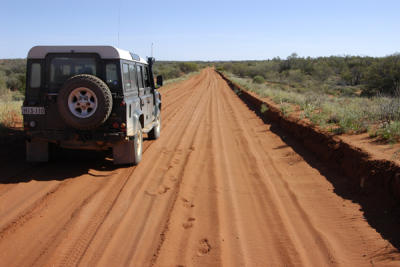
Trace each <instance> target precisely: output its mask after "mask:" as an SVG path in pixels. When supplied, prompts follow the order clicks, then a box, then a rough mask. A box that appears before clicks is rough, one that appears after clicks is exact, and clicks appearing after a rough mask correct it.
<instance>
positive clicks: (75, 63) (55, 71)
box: [50, 57, 97, 85]
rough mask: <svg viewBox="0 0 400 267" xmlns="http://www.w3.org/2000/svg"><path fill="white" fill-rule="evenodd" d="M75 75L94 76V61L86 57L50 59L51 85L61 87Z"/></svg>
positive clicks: (95, 72) (95, 70) (95, 71)
mask: <svg viewBox="0 0 400 267" xmlns="http://www.w3.org/2000/svg"><path fill="white" fill-rule="evenodd" d="M77 74H91V75H96V74H97V69H96V59H94V58H86V57H82V58H70V57H54V58H52V59H51V62H50V83H51V84H52V85H61V84H63V83H64V82H65V81H66V80H67V79H68V78H70V77H71V76H74V75H77Z"/></svg>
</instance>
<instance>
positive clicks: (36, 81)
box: [29, 63, 42, 88]
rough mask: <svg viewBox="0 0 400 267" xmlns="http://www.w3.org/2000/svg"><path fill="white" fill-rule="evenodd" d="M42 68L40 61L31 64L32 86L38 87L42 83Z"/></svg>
mask: <svg viewBox="0 0 400 267" xmlns="http://www.w3.org/2000/svg"><path fill="white" fill-rule="evenodd" d="M41 76H42V68H41V66H40V64H39V63H33V64H32V65H31V82H30V84H29V85H30V87H31V88H38V87H40V84H41Z"/></svg>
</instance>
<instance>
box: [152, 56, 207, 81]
mask: <svg viewBox="0 0 400 267" xmlns="http://www.w3.org/2000/svg"><path fill="white" fill-rule="evenodd" d="M210 65H211V64H210V63H209V62H176V61H158V62H157V61H156V63H155V64H154V69H153V71H154V75H155V76H157V75H162V76H163V78H164V80H170V79H177V78H180V77H182V76H184V75H186V74H189V73H192V72H197V71H199V70H200V69H201V68H204V67H205V66H210Z"/></svg>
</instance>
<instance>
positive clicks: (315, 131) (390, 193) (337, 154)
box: [217, 71, 400, 209]
mask: <svg viewBox="0 0 400 267" xmlns="http://www.w3.org/2000/svg"><path fill="white" fill-rule="evenodd" d="M217 72H218V73H219V75H221V77H222V78H223V79H224V80H225V81H226V82H227V83H228V84H229V86H230V87H231V88H232V90H234V91H235V92H236V94H237V95H238V96H239V97H240V98H241V99H242V100H243V101H244V102H245V103H246V104H247V105H248V106H249V107H250V108H251V109H252V110H254V111H255V112H256V113H257V114H258V115H259V116H260V117H261V118H262V119H263V120H264V121H266V122H269V123H275V124H277V125H278V126H279V127H280V128H281V129H283V130H284V131H285V132H287V133H289V134H291V135H292V136H293V137H294V138H295V139H297V140H298V141H299V142H301V143H302V144H303V145H304V147H305V148H306V149H307V150H309V151H311V152H312V153H314V154H315V155H316V157H318V158H320V159H321V160H323V161H324V162H326V163H328V164H329V165H330V166H331V167H333V168H335V169H338V170H339V171H340V172H341V173H343V174H344V175H346V176H347V177H348V182H349V185H350V186H351V190H352V191H354V192H357V193H360V194H363V195H364V196H365V195H367V196H368V198H371V197H372V198H373V199H374V200H376V202H378V204H379V205H380V206H386V208H388V209H392V208H393V207H395V205H396V203H398V201H399V200H400V165H399V164H398V163H396V162H395V161H392V160H388V159H385V158H382V157H380V156H379V155H378V156H377V155H372V154H371V153H369V152H367V151H366V150H365V149H363V148H361V147H359V146H357V145H355V144H352V143H349V142H347V141H345V140H344V138H342V137H341V136H339V135H335V134H333V133H331V132H327V131H324V130H321V129H319V128H318V127H315V126H313V125H311V123H309V122H307V121H305V120H300V119H299V118H296V117H295V116H291V115H286V116H285V115H284V114H283V113H282V111H281V110H280V108H279V106H278V105H276V104H275V103H273V102H272V101H269V100H268V99H265V98H263V99H261V98H260V97H258V96H257V95H256V94H254V93H252V92H248V91H246V90H244V89H243V88H241V87H240V86H239V85H237V84H236V83H234V82H232V81H231V80H229V79H228V78H227V77H226V76H225V75H224V74H223V73H221V72H219V71H217ZM370 200H372V199H370Z"/></svg>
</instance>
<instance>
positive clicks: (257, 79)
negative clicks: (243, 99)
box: [253, 75, 265, 84]
mask: <svg viewBox="0 0 400 267" xmlns="http://www.w3.org/2000/svg"><path fill="white" fill-rule="evenodd" d="M253 82H254V83H258V84H261V83H265V79H264V77H263V76H261V75H256V76H254V78H253Z"/></svg>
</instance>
